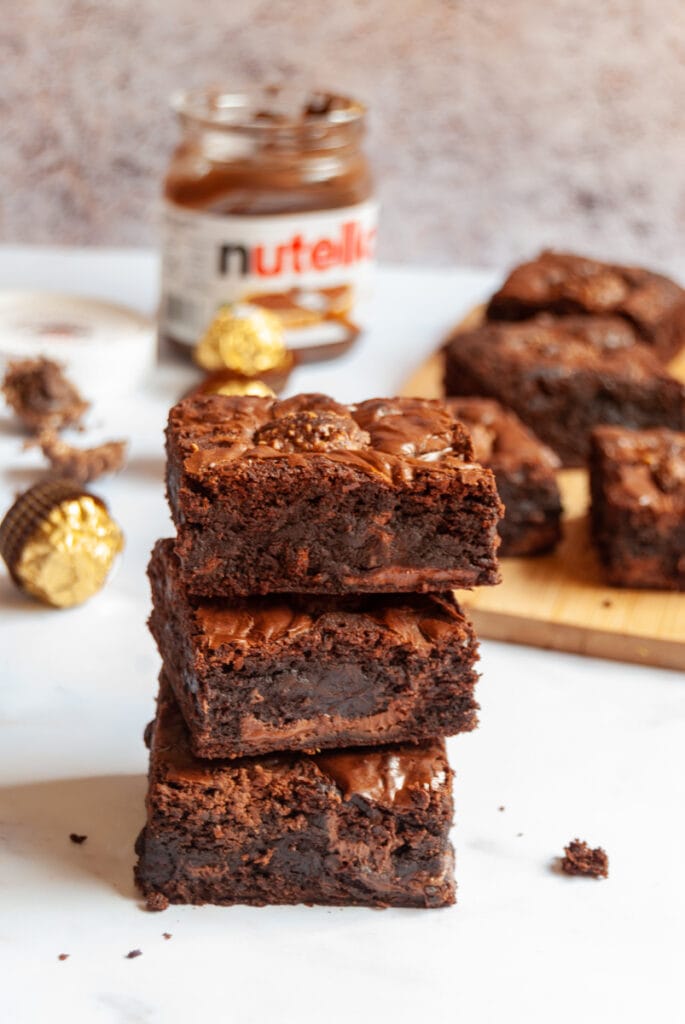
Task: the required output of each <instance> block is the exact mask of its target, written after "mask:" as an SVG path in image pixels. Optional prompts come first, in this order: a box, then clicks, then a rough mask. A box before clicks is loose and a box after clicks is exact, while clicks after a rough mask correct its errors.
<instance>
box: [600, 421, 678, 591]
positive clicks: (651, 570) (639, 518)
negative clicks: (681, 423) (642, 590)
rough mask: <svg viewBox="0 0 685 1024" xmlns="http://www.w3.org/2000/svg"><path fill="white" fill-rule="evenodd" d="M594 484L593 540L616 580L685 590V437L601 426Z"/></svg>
mask: <svg viewBox="0 0 685 1024" xmlns="http://www.w3.org/2000/svg"><path fill="white" fill-rule="evenodd" d="M590 486H591V493H592V509H591V521H592V534H593V539H594V541H595V544H596V545H597V548H598V551H599V555H600V558H601V561H602V562H603V564H604V567H605V570H606V575H607V579H608V581H609V582H610V583H612V584H614V585H615V586H618V587H653V588H655V589H658V590H685V434H684V433H675V432H674V431H671V430H642V431H632V430H622V429H620V428H618V427H600V428H598V429H597V430H595V431H594V433H593V435H592V452H591V457H590Z"/></svg>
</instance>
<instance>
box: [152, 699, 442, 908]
mask: <svg viewBox="0 0 685 1024" xmlns="http://www.w3.org/2000/svg"><path fill="white" fill-rule="evenodd" d="M150 738H151V755H150V775H149V789H148V796H147V823H146V825H145V828H144V830H143V832H142V833H141V835H140V837H139V839H138V843H137V852H138V854H139V860H138V864H137V866H136V872H135V873H136V880H137V882H138V885H139V886H140V888H141V889H142V891H143V894H144V895H145V896H146V898H147V899H148V901H149V903H150V906H151V907H153V908H158V907H160V906H162V905H163V901H164V900H165V899H167V900H169V901H170V902H171V903H222V904H232V903H249V904H255V905H263V904H267V903H323V904H338V905H343V904H362V905H363V904H366V905H370V906H397V907H441V906H445V905H447V904H450V903H453V902H454V892H455V885H454V877H453V860H454V858H453V851H452V847H451V845H450V842H449V829H450V825H451V822H452V813H453V807H452V772H451V770H450V768H449V765H448V763H447V759H446V756H445V747H444V742H443V741H442V740H433V741H428V742H425V743H422V744H418V745H416V746H412V745H406V746H401V745H400V746H389V747H371V748H363V747H362V748H359V749H357V750H344V751H330V752H327V753H322V754H317V755H315V756H312V755H308V754H294V753H291V754H271V755H267V756H266V757H262V758H244V759H242V760H233V761H203V760H200V759H198V758H196V757H194V756H193V754H192V752H191V750H190V746H189V743H188V732H187V729H186V726H185V723H184V721H183V717H182V715H181V713H180V711H179V709H178V707H177V705H176V704H175V702H174V700H173V697H172V696H171V692H170V690H169V689H168V687H167V686H166V685H165V684H163V685H162V688H161V690H160V695H159V699H158V707H157V717H156V720H155V724H154V727H153V729H152V734H151V737H150Z"/></svg>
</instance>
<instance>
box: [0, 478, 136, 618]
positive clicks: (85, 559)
mask: <svg viewBox="0 0 685 1024" xmlns="http://www.w3.org/2000/svg"><path fill="white" fill-rule="evenodd" d="M122 548H123V534H122V532H121V530H120V529H119V527H118V526H117V524H116V523H115V522H114V521H113V520H112V519H111V517H110V515H109V512H108V511H107V506H106V505H105V503H104V502H103V501H102V500H101V499H100V498H97V497H95V495H93V494H89V493H88V492H86V491H84V490H83V489H82V488H81V487H79V485H78V484H76V483H74V482H73V481H69V480H50V481H45V482H43V483H39V484H36V485H35V487H32V488H30V490H28V491H25V492H24V494H22V495H20V496H19V498H17V500H16V501H15V503H14V505H12V507H11V508H10V510H9V512H8V513H7V515H6V516H5V518H4V519H3V521H2V523H0V555H2V557H3V559H4V560H5V562H6V564H7V568H8V569H9V572H10V575H11V576H12V579H13V580H14V582H15V583H16V584H17V586H18V587H20V588H21V589H22V590H24V591H26V593H28V594H31V595H32V596H33V597H36V598H38V599H39V600H40V601H43V602H45V603H46V604H50V605H53V606H54V607H56V608H70V607H72V606H73V605H77V604H82V603H83V602H84V601H87V600H88V598H90V597H92V596H93V594H96V593H97V592H98V591H99V590H100V589H101V588H102V586H103V584H104V582H105V580H106V579H107V576H108V575H109V572H110V569H111V568H112V564H113V563H114V560H115V558H116V556H117V555H118V553H119V552H120V551H121V549H122Z"/></svg>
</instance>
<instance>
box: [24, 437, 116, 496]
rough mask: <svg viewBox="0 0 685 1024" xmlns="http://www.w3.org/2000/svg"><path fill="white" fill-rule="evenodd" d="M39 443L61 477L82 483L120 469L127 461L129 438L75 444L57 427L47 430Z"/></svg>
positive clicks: (39, 439)
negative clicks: (86, 445) (91, 444)
mask: <svg viewBox="0 0 685 1024" xmlns="http://www.w3.org/2000/svg"><path fill="white" fill-rule="evenodd" d="M37 443H38V446H39V447H40V449H41V451H42V452H43V455H44V456H45V457H46V459H47V460H48V462H49V463H50V466H51V468H52V469H53V470H54V471H55V472H57V473H58V474H59V476H60V477H66V478H67V479H69V480H75V481H76V482H77V483H80V484H87V483H90V481H91V480H97V478H98V477H100V476H104V475H105V474H106V473H117V472H118V471H119V470H120V469H122V468H123V466H124V464H125V462H126V448H127V442H126V441H107V442H105V444H99V445H97V446H96V447H95V448H74V447H73V445H70V444H67V443H66V442H65V441H62V439H61V438H60V437H58V436H57V434H56V433H55V431H54V430H44V431H42V432H41V433H40V434H39V436H38V441H37Z"/></svg>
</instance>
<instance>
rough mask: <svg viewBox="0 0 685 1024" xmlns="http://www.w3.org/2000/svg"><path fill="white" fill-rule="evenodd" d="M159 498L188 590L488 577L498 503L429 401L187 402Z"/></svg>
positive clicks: (405, 585) (274, 589)
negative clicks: (167, 511)
mask: <svg viewBox="0 0 685 1024" xmlns="http://www.w3.org/2000/svg"><path fill="white" fill-rule="evenodd" d="M167 455H168V465H167V493H168V498H169V504H170V506H171V511H172V516H173V519H174V523H175V525H176V528H177V539H176V553H177V555H178V558H179V561H180V564H181V569H182V572H183V576H184V581H185V585H186V588H187V590H188V592H189V593H192V594H195V595H198V596H202V595H204V596H209V597H215V596H236V595H254V594H268V593H279V592H280V593H326V594H346V593H374V592H390V593H392V592H394V593H399V592H407V591H416V592H426V591H444V590H447V589H452V588H456V587H474V586H482V585H483V584H492V583H497V582H498V581H499V570H498V566H497V558H496V552H497V547H498V544H499V537H498V534H497V525H498V523H499V520H500V518H501V515H502V505H501V502H500V500H499V497H498V495H497V488H496V485H495V479H494V476H493V474H492V472H491V471H490V470H489V469H485V468H483V467H482V466H481V465H480V464H479V463H478V462H476V461H475V460H474V455H473V447H472V444H471V440H470V438H469V435H468V433H467V431H466V430H465V428H464V427H463V426H462V424H461V423H460V422H459V420H458V419H457V418H456V417H455V416H454V414H453V413H451V412H450V411H449V409H448V408H447V407H446V406H445V405H444V403H442V402H439V401H430V400H427V399H420V398H389V399H380V398H379V399H372V400H369V401H366V402H360V403H359V404H357V405H341V404H340V403H338V402H335V401H333V399H331V398H328V397H326V396H325V395H297V396H295V397H293V398H289V399H286V400H285V401H277V400H274V399H270V398H255V397H223V396H196V397H191V398H187V399H185V400H184V401H182V402H180V403H179V404H178V405H176V406H175V407H174V408H173V409H172V410H171V412H170V415H169V423H168V427H167Z"/></svg>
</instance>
